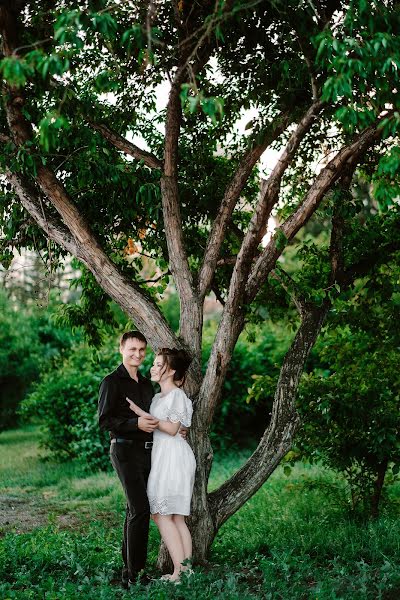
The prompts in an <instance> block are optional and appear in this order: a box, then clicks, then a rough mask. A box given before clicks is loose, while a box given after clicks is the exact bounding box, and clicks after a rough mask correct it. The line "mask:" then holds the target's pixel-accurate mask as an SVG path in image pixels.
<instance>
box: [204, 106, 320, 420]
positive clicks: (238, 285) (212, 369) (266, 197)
mask: <svg viewBox="0 0 400 600" xmlns="http://www.w3.org/2000/svg"><path fill="white" fill-rule="evenodd" d="M321 108H322V104H321V103H320V102H317V103H314V104H313V105H312V106H311V107H310V108H309V110H308V111H307V113H306V114H305V115H304V117H303V118H302V119H301V121H300V123H299V124H298V125H297V127H296V129H295V131H294V132H293V134H292V135H291V136H290V139H289V142H288V144H287V146H286V148H285V150H284V152H283V153H282V155H281V157H280V159H279V160H278V162H277V164H276V166H275V168H274V169H273V171H272V173H271V175H270V176H269V178H268V179H267V180H266V182H265V184H264V186H263V189H262V190H261V194H260V199H259V201H258V204H257V207H256V209H255V211H254V214H253V217H252V219H251V222H250V225H249V228H248V230H247V232H246V234H245V236H244V238H243V242H242V245H241V248H240V251H239V254H238V256H237V260H236V263H235V266H234V269H233V273H232V277H231V282H230V286H229V291H228V296H227V299H226V303H225V306H224V311H223V313H222V317H221V321H220V323H219V326H218V331H217V334H216V337H215V341H214V344H213V347H212V350H211V354H210V358H209V360H208V365H207V370H206V373H205V376H204V379H203V382H202V385H201V388H200V393H199V398H200V399H201V412H202V418H203V419H204V422H205V423H207V424H210V423H211V421H212V419H213V415H214V412H215V407H216V405H217V402H218V400H219V397H220V393H221V389H222V385H223V381H224V379H225V375H226V370H227V368H228V365H229V362H230V360H231V356H232V353H233V349H234V347H235V344H236V342H237V339H238V337H239V335H240V333H241V331H242V328H243V325H244V315H245V306H246V301H245V298H244V294H245V288H246V283H247V278H248V274H249V271H250V269H251V266H252V263H253V259H254V256H255V254H256V253H257V252H258V244H259V242H260V240H261V238H262V235H263V234H264V232H265V227H266V223H267V220H268V216H269V214H270V212H271V210H272V207H273V206H274V204H275V202H276V201H277V199H278V195H279V190H280V183H281V179H282V176H283V174H284V172H285V170H286V169H287V167H288V166H289V164H290V162H291V160H292V159H293V156H294V155H295V152H296V150H297V149H298V147H299V145H300V143H301V141H302V139H303V138H304V136H305V134H306V133H307V131H309V129H310V127H311V126H312V124H313V123H314V120H315V116H316V114H317V113H318V112H319V111H320V110H321ZM226 332H229V334H228V335H227V333H226ZM210 389H212V390H213V393H212V394H210V392H209V390H210Z"/></svg>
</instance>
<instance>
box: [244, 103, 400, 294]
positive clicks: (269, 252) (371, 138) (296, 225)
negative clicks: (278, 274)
mask: <svg viewBox="0 0 400 600" xmlns="http://www.w3.org/2000/svg"><path fill="white" fill-rule="evenodd" d="M387 117H388V115H387V114H386V115H385V116H384V117H381V118H379V119H378V120H377V121H376V122H375V124H374V125H371V126H370V127H368V128H367V129H365V130H364V131H363V132H362V133H361V134H359V135H358V136H357V137H356V139H355V140H354V141H353V143H351V144H349V145H348V146H345V147H344V148H342V149H341V150H340V151H339V152H338V153H337V154H336V156H335V157H334V158H333V159H332V160H331V161H330V162H329V163H328V164H327V166H326V167H325V168H324V169H322V171H321V172H320V173H319V175H318V176H317V177H316V179H315V181H314V183H313V184H312V186H311V187H310V189H309V191H308V193H307V194H306V196H305V198H304V200H303V202H302V203H301V205H300V207H299V208H298V209H297V210H296V211H295V212H294V213H293V214H292V215H291V216H290V217H289V218H288V219H287V220H286V221H285V222H284V223H283V225H281V226H280V227H279V228H278V231H277V232H276V233H275V235H274V237H273V238H272V239H271V241H270V242H269V243H268V245H267V246H266V247H265V248H264V250H263V252H262V253H261V254H260V256H259V258H258V259H257V261H256V263H255V265H254V266H253V268H252V271H251V273H250V277H249V279H248V283H247V286H246V300H247V301H248V302H250V301H251V300H252V299H254V297H255V295H256V294H257V292H258V290H259V289H260V286H261V285H262V283H263V281H265V279H266V277H267V275H268V273H269V272H270V271H271V269H273V267H274V265H275V263H276V261H277V259H278V258H279V256H280V255H281V254H282V252H283V250H284V246H285V244H279V243H278V236H279V235H281V236H283V238H284V239H286V240H287V241H289V240H291V239H293V237H294V236H295V235H296V233H297V232H298V231H299V230H300V229H301V227H303V225H304V224H305V223H306V222H307V221H308V220H309V218H310V217H311V215H312V214H313V213H314V212H315V210H316V209H317V208H318V206H319V204H320V202H321V201H322V199H323V198H324V196H325V194H326V193H327V192H328V191H329V190H330V188H331V187H332V185H333V184H334V183H335V181H337V179H338V178H339V177H340V175H341V173H342V170H343V168H344V167H346V166H349V165H350V166H351V165H353V164H354V163H356V162H358V160H359V159H360V157H361V156H362V155H363V154H364V153H365V152H366V150H367V149H368V148H369V147H370V146H371V145H372V144H374V142H375V141H376V140H377V139H379V137H380V136H381V130H380V129H379V123H380V122H381V120H382V119H383V118H387ZM279 232H280V233H279Z"/></svg>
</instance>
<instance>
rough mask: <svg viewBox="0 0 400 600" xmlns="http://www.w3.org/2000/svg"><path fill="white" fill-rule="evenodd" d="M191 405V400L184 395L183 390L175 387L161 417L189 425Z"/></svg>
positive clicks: (190, 421) (191, 411)
mask: <svg viewBox="0 0 400 600" xmlns="http://www.w3.org/2000/svg"><path fill="white" fill-rule="evenodd" d="M192 413H193V407H192V402H191V400H189V398H188V397H187V396H186V394H185V392H184V391H183V390H180V389H177V390H174V391H173V392H172V394H170V398H168V402H166V405H165V409H164V412H163V416H162V419H163V420H165V421H171V423H178V421H179V422H180V423H181V425H183V426H184V427H190V425H191V423H192Z"/></svg>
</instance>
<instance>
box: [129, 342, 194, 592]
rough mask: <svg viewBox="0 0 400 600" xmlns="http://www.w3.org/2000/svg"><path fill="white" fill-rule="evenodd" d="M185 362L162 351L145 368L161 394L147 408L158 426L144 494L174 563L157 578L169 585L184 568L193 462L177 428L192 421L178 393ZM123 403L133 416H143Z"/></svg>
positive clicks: (181, 354)
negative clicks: (158, 386)
mask: <svg viewBox="0 0 400 600" xmlns="http://www.w3.org/2000/svg"><path fill="white" fill-rule="evenodd" d="M189 364H190V359H189V358H188V356H187V354H186V353H185V352H184V351H183V350H175V349H169V348H162V349H161V350H159V351H158V352H157V354H156V357H155V359H154V363H153V366H152V368H151V369H150V373H151V380H152V381H155V382H157V383H158V384H159V385H160V388H161V392H160V393H158V394H156V395H155V396H154V398H153V400H152V403H151V406H150V414H151V415H152V416H154V417H156V418H157V419H159V424H158V428H157V429H156V430H155V431H154V434H153V449H152V453H151V471H150V476H149V481H148V484H147V495H148V498H149V503H150V512H151V515H152V518H153V520H154V521H155V523H156V524H157V527H158V529H159V531H160V534H161V537H162V539H163V541H164V543H165V545H166V546H167V548H168V552H169V553H170V556H171V559H172V562H173V565H174V571H173V573H171V574H170V575H165V576H164V577H163V579H168V580H170V581H179V578H180V574H181V572H182V571H184V570H187V569H189V566H187V565H182V563H183V562H184V561H186V560H188V559H190V558H191V556H192V538H191V535H190V531H189V529H188V527H187V525H186V523H185V515H186V516H187V515H189V514H190V501H191V497H192V492H193V483H194V475H195V470H196V460H195V457H194V454H193V452H192V449H191V448H190V446H189V444H188V443H187V441H186V440H185V439H183V438H182V436H180V435H179V434H178V431H179V428H180V426H181V425H183V426H184V427H190V424H191V420H192V412H193V408H192V402H191V401H190V400H189V398H188V397H187V396H186V394H185V392H184V391H183V390H182V389H180V385H183V382H184V379H185V374H186V371H187V369H188V367H189ZM178 384H180V385H178ZM127 400H128V402H129V405H130V408H131V409H132V410H133V412H134V413H135V414H137V415H138V416H144V415H148V414H149V413H146V412H145V411H143V410H142V409H140V408H139V407H138V406H137V405H136V404H135V403H134V402H132V400H129V398H127Z"/></svg>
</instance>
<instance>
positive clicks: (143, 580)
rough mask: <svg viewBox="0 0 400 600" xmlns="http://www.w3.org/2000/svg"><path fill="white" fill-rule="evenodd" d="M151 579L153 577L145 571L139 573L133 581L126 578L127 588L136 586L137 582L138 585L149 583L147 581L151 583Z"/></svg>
mask: <svg viewBox="0 0 400 600" xmlns="http://www.w3.org/2000/svg"><path fill="white" fill-rule="evenodd" d="M152 581H153V579H152V578H151V577H150V575H147V574H146V573H144V574H143V575H139V576H138V577H137V578H136V579H135V580H134V581H132V580H131V579H129V580H128V589H129V590H130V589H132V588H134V587H136V585H137V584H139V585H144V586H146V585H149V583H151V582H152Z"/></svg>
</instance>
